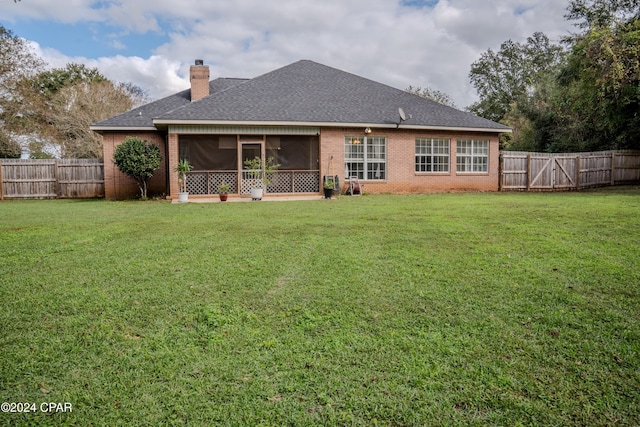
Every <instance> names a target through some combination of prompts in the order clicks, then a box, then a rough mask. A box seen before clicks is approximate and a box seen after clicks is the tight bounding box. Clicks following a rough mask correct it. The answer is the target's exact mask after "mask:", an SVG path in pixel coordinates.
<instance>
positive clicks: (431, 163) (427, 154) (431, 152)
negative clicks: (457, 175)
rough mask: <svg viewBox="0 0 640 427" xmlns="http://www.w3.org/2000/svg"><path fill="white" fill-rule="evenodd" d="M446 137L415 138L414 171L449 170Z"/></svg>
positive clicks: (447, 141) (448, 143)
mask: <svg viewBox="0 0 640 427" xmlns="http://www.w3.org/2000/svg"><path fill="white" fill-rule="evenodd" d="M449 145H450V142H449V140H448V139H444V138H440V139H435V138H417V139H416V172H449Z"/></svg>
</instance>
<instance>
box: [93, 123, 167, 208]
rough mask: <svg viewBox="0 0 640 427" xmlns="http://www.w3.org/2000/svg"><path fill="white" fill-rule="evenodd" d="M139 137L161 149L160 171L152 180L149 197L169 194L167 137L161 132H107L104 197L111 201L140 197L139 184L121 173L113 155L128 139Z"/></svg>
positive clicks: (148, 191) (104, 137) (104, 138)
mask: <svg viewBox="0 0 640 427" xmlns="http://www.w3.org/2000/svg"><path fill="white" fill-rule="evenodd" d="M129 136H131V137H137V138H140V139H143V140H147V141H149V142H153V143H154V144H156V145H157V146H158V147H160V155H161V156H162V161H161V162H160V169H158V170H157V171H156V172H155V174H154V175H153V177H152V178H151V180H150V181H149V187H148V188H147V193H148V195H149V197H152V196H161V195H164V194H166V193H167V153H166V150H165V145H166V144H165V136H164V135H163V134H161V133H159V132H105V133H104V134H103V136H102V141H103V153H104V196H105V198H106V199H109V200H123V199H133V198H136V197H138V196H139V194H140V190H139V188H138V184H137V183H136V182H135V181H134V180H133V179H132V178H130V177H128V176H127V175H125V174H123V173H122V172H120V171H119V170H118V168H117V166H116V165H115V164H114V163H113V153H114V152H115V149H116V147H117V146H118V145H119V144H121V143H122V142H124V140H125V139H126V138H127V137H129Z"/></svg>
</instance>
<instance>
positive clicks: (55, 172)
mask: <svg viewBox="0 0 640 427" xmlns="http://www.w3.org/2000/svg"><path fill="white" fill-rule="evenodd" d="M53 178H54V179H55V180H56V183H55V187H56V199H59V198H60V197H61V196H62V194H61V185H60V173H59V171H58V159H56V160H55V161H54V163H53Z"/></svg>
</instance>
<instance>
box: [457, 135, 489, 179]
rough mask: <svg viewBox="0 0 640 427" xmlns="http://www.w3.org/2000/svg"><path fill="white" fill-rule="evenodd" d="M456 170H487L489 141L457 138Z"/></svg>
mask: <svg viewBox="0 0 640 427" xmlns="http://www.w3.org/2000/svg"><path fill="white" fill-rule="evenodd" d="M456 171H457V172H489V141H487V140H476V139H459V140H458V145H457V149H456Z"/></svg>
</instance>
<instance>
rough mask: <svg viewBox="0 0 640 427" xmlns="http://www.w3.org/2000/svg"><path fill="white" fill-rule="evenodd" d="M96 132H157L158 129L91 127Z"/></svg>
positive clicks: (149, 127)
mask: <svg viewBox="0 0 640 427" xmlns="http://www.w3.org/2000/svg"><path fill="white" fill-rule="evenodd" d="M89 129H91V130H92V131H94V132H107V131H111V132H121V131H122V132H126V131H143V132H147V131H157V130H158V128H157V127H155V126H89Z"/></svg>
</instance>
